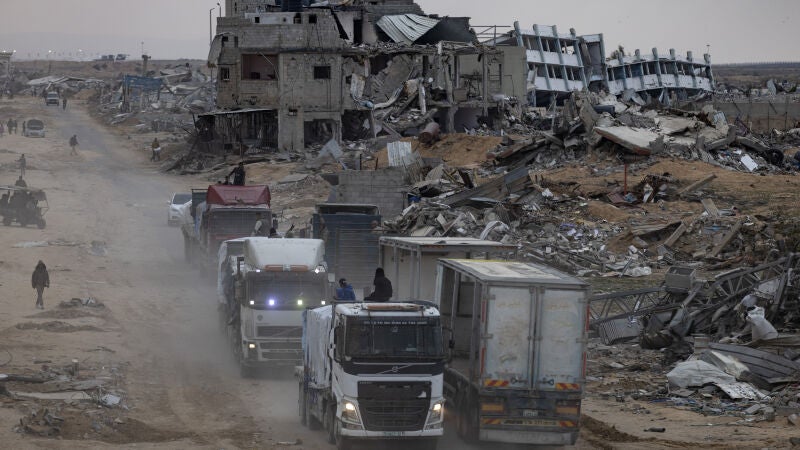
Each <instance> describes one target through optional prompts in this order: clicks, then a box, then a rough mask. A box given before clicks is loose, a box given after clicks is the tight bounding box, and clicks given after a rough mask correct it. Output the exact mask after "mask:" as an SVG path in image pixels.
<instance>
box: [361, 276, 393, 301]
mask: <svg viewBox="0 0 800 450" xmlns="http://www.w3.org/2000/svg"><path fill="white" fill-rule="evenodd" d="M372 284H373V285H374V286H375V290H374V291H372V294H369V295H368V296H366V297H364V301H367V302H388V301H389V299H390V298H392V282H391V281H389V279H388V278H386V275H385V274H384V273H383V268H382V267H378V268H377V269H375V279H374V280H373V281H372Z"/></svg>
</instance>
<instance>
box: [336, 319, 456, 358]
mask: <svg viewBox="0 0 800 450" xmlns="http://www.w3.org/2000/svg"><path fill="white" fill-rule="evenodd" d="M345 339H346V342H347V344H346V348H345V355H346V356H348V357H352V358H385V357H387V356H403V357H408V356H414V357H419V358H425V359H428V358H431V359H434V358H442V357H443V353H442V350H443V349H442V328H441V326H440V324H439V319H438V318H436V319H424V318H420V319H405V318H403V319H392V318H372V319H364V320H355V321H349V323H348V325H347V331H346V338H345Z"/></svg>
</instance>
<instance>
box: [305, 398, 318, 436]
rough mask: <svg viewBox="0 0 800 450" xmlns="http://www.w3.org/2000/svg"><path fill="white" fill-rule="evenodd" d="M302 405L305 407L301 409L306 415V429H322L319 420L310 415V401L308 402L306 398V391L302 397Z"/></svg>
mask: <svg viewBox="0 0 800 450" xmlns="http://www.w3.org/2000/svg"><path fill="white" fill-rule="evenodd" d="M303 403H304V404H305V406H304V407H303V411H304V413H305V415H306V417H305V423H306V424H307V425H308V429H309V430H319V429H320V428H322V423H321V422H320V421H319V419H317V418H316V417H314V415H313V414H311V400H309V398H308V391H306V392H305V395H303Z"/></svg>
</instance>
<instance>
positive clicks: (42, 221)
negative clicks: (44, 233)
mask: <svg viewBox="0 0 800 450" xmlns="http://www.w3.org/2000/svg"><path fill="white" fill-rule="evenodd" d="M36 226H37V227H39V229H40V230H44V227H45V226H47V222H45V221H44V218H41V217H40V218H39V222H38V223H37V224H36Z"/></svg>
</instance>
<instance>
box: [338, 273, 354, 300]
mask: <svg viewBox="0 0 800 450" xmlns="http://www.w3.org/2000/svg"><path fill="white" fill-rule="evenodd" d="M355 299H356V291H354V290H353V286H352V285H350V284H349V283H348V282H347V280H345V279H344V278H341V279H339V287H338V288H336V300H355Z"/></svg>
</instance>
